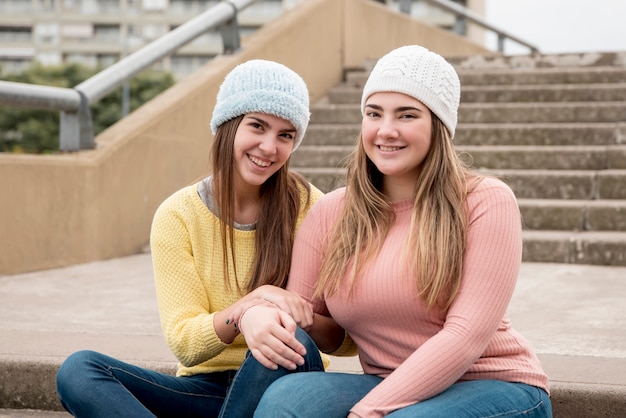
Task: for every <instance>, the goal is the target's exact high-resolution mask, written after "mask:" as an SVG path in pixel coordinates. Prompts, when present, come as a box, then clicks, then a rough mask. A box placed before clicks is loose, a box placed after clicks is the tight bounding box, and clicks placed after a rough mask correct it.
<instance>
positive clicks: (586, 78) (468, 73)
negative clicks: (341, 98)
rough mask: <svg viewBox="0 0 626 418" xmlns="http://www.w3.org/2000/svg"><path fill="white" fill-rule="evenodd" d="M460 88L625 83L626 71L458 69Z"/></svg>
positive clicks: (358, 82)
mask: <svg viewBox="0 0 626 418" xmlns="http://www.w3.org/2000/svg"><path fill="white" fill-rule="evenodd" d="M457 72H458V74H459V79H460V80H461V86H476V85H487V86H493V85H504V86H511V85H560V84H597V83H624V82H626V67H624V66H598V67H573V68H561V67H552V68H496V69H491V68H486V69H485V68H478V69H464V68H458V67H457ZM368 75H369V73H368V72H367V71H351V72H348V73H347V74H346V84H347V85H349V86H353V87H356V88H362V87H363V86H364V85H365V82H366V81H367V77H368Z"/></svg>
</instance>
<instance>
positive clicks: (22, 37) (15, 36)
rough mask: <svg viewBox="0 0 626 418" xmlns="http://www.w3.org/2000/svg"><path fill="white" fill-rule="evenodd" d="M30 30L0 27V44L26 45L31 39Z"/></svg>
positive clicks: (17, 27)
mask: <svg viewBox="0 0 626 418" xmlns="http://www.w3.org/2000/svg"><path fill="white" fill-rule="evenodd" d="M32 37H33V35H32V29H31V28H30V27H24V26H0V42H2V43H5V42H6V43H26V42H30V41H31V39H32Z"/></svg>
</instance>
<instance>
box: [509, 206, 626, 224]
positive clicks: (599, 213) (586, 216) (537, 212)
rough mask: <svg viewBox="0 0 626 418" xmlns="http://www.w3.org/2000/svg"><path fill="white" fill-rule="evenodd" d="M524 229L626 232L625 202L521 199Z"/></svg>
mask: <svg viewBox="0 0 626 418" xmlns="http://www.w3.org/2000/svg"><path fill="white" fill-rule="evenodd" d="M517 202H518V204H519V207H520V211H521V214H522V220H523V225H524V229H528V230H558V231H620V232H626V201H625V200H564V199H518V200H517Z"/></svg>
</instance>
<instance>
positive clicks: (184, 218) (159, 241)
mask: <svg viewBox="0 0 626 418" xmlns="http://www.w3.org/2000/svg"><path fill="white" fill-rule="evenodd" d="M184 190H185V189H183V191H181V192H179V193H176V194H174V195H173V196H172V197H170V198H168V199H167V200H166V201H165V202H164V203H163V204H162V205H161V206H160V207H159V209H158V210H157V212H156V214H155V216H154V220H153V223H152V230H151V234H150V245H151V250H152V260H153V267H154V275H155V283H156V293H157V301H158V306H159V313H160V317H161V326H162V329H163V334H164V337H165V340H166V342H167V344H168V345H169V347H170V349H171V350H172V352H173V353H174V355H175V356H176V358H177V359H178V360H179V361H180V363H181V364H182V365H184V366H187V367H191V366H195V365H197V364H199V363H202V362H204V361H206V360H208V359H211V358H213V357H215V356H216V355H218V354H219V353H221V352H222V351H223V350H224V349H225V348H226V347H228V345H226V344H224V343H222V342H221V340H220V339H219V337H218V336H217V334H216V332H215V329H214V328H213V316H214V313H210V312H212V311H213V310H212V309H211V307H210V306H209V301H208V298H207V293H206V292H207V291H206V289H205V286H204V284H203V282H202V278H201V277H200V275H199V274H198V272H197V270H196V266H195V262H194V254H193V251H192V242H191V237H190V232H189V228H190V227H192V226H191V225H189V222H190V219H191V218H192V215H191V213H192V212H193V208H192V205H191V203H189V201H188V199H186V197H187V196H186V195H185V194H184Z"/></svg>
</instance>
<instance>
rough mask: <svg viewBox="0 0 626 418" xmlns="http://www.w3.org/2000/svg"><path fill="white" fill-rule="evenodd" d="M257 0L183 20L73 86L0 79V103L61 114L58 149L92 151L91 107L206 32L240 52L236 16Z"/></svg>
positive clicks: (239, 0)
mask: <svg viewBox="0 0 626 418" xmlns="http://www.w3.org/2000/svg"><path fill="white" fill-rule="evenodd" d="M255 1H257V0H227V1H222V2H221V3H218V4H216V5H215V6H213V7H211V8H210V9H208V10H207V11H205V12H204V13H201V14H200V15H198V16H196V17H195V18H193V19H191V20H189V21H187V22H185V23H184V24H182V25H180V26H179V27H177V28H176V29H174V30H172V31H171V32H168V33H166V34H165V35H163V36H161V37H160V38H158V39H156V40H155V41H153V42H151V43H149V44H148V45H146V46H144V47H143V48H141V49H139V50H138V51H136V52H134V53H132V54H130V55H128V56H126V57H124V58H122V59H121V60H119V61H118V62H116V63H115V64H113V65H111V66H109V67H108V68H106V69H104V70H102V71H101V72H99V73H98V74H95V75H94V76H92V77H90V78H89V79H87V80H85V81H83V82H82V83H80V84H79V85H77V86H76V87H74V88H62V87H49V86H40V85H33V84H26V83H16V82H10V81H0V104H2V105H13V106H20V107H27V108H31V109H44V110H59V111H60V113H61V118H60V119H61V120H60V125H61V126H60V142H59V149H60V150H61V151H78V150H81V149H90V148H94V146H95V143H94V136H93V128H92V124H91V112H90V110H89V104H93V103H96V102H97V101H98V100H100V99H101V98H102V97H104V96H106V95H107V94H109V93H111V92H112V91H114V90H115V89H117V88H119V87H121V86H122V85H123V84H124V83H125V82H126V81H127V80H128V79H130V78H132V77H134V76H135V75H137V74H139V73H140V72H142V71H144V70H146V69H147V68H148V67H150V66H151V65H153V64H154V63H156V62H157V61H159V60H161V59H163V58H165V57H166V56H168V55H170V54H171V53H172V52H174V51H176V50H177V49H179V48H181V47H182V46H184V45H186V44H187V43H189V42H191V41H193V40H194V39H195V38H197V37H198V36H200V35H202V34H203V33H205V32H206V31H208V30H211V29H216V28H220V31H221V33H222V42H223V44H224V51H225V52H232V51H233V50H235V49H238V48H239V45H240V41H239V39H240V34H239V29H238V24H237V13H238V12H239V11H241V10H243V9H245V8H246V7H248V6H250V5H251V4H252V3H254V2H255Z"/></svg>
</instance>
